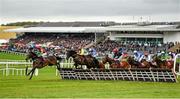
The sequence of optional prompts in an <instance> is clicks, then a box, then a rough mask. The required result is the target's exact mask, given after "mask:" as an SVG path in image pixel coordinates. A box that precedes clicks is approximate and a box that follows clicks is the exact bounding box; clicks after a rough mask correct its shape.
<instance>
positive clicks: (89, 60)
mask: <svg viewBox="0 0 180 99" xmlns="http://www.w3.org/2000/svg"><path fill="white" fill-rule="evenodd" d="M70 57H72V58H73V61H74V66H75V68H77V67H78V65H86V66H87V68H88V69H90V68H105V66H104V64H102V63H101V62H99V61H98V60H97V59H96V58H94V57H92V56H91V55H79V54H77V52H76V51H74V50H69V51H67V53H66V59H69V58H70Z"/></svg>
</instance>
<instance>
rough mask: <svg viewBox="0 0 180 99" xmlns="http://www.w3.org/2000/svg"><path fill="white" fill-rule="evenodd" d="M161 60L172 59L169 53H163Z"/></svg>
mask: <svg viewBox="0 0 180 99" xmlns="http://www.w3.org/2000/svg"><path fill="white" fill-rule="evenodd" d="M160 58H161V60H168V59H169V58H170V57H169V55H168V54H167V53H165V52H164V51H161V55H160Z"/></svg>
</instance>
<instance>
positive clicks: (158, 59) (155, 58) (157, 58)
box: [152, 55, 161, 63]
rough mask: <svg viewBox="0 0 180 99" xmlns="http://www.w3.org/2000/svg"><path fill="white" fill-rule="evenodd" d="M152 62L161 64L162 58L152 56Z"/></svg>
mask: <svg viewBox="0 0 180 99" xmlns="http://www.w3.org/2000/svg"><path fill="white" fill-rule="evenodd" d="M152 62H157V63H159V62H161V58H160V57H159V56H157V55H154V56H152Z"/></svg>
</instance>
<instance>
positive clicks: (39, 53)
mask: <svg viewBox="0 0 180 99" xmlns="http://www.w3.org/2000/svg"><path fill="white" fill-rule="evenodd" d="M34 53H35V54H36V55H37V57H38V58H40V61H41V62H40V64H43V61H44V58H43V57H42V53H41V50H40V49H38V48H37V49H36V50H35V51H34Z"/></svg>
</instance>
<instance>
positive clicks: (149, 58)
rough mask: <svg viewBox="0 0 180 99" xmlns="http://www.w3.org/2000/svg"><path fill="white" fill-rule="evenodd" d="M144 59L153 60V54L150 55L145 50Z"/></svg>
mask: <svg viewBox="0 0 180 99" xmlns="http://www.w3.org/2000/svg"><path fill="white" fill-rule="evenodd" d="M143 59H145V60H146V61H147V62H151V61H152V59H151V56H150V55H149V53H148V52H144V57H143Z"/></svg>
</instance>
